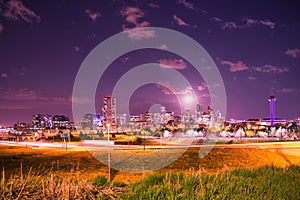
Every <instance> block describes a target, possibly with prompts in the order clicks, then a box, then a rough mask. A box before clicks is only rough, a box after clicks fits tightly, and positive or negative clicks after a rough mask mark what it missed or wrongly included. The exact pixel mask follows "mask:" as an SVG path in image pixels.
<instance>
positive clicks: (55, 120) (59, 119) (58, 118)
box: [52, 115, 70, 128]
mask: <svg viewBox="0 0 300 200" xmlns="http://www.w3.org/2000/svg"><path fill="white" fill-rule="evenodd" d="M52 124H53V127H55V128H68V127H69V126H70V120H69V117H67V116H65V115H54V116H53V117H52Z"/></svg>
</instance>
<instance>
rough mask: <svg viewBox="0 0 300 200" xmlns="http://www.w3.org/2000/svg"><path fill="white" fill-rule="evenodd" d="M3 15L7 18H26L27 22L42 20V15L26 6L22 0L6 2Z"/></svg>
mask: <svg viewBox="0 0 300 200" xmlns="http://www.w3.org/2000/svg"><path fill="white" fill-rule="evenodd" d="M4 7H5V8H4V9H3V11H2V15H3V16H4V17H5V18H7V19H12V20H20V19H22V20H24V21H25V22H27V23H33V22H37V23H38V22H40V21H41V17H40V16H38V15H37V14H36V13H35V12H34V11H32V10H31V9H30V8H28V7H26V6H25V5H24V4H23V3H22V1H19V0H10V1H8V2H6V3H5V5H4Z"/></svg>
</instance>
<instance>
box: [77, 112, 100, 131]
mask: <svg viewBox="0 0 300 200" xmlns="http://www.w3.org/2000/svg"><path fill="white" fill-rule="evenodd" d="M101 125H102V123H101V116H100V115H99V114H85V115H84V116H83V119H82V122H81V128H89V129H97V127H100V126H101Z"/></svg>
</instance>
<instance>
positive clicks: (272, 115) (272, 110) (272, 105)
mask: <svg viewBox="0 0 300 200" xmlns="http://www.w3.org/2000/svg"><path fill="white" fill-rule="evenodd" d="M275 101H276V98H275V96H270V97H269V102H270V123H271V126H274V121H275Z"/></svg>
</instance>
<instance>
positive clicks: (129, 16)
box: [121, 6, 145, 25]
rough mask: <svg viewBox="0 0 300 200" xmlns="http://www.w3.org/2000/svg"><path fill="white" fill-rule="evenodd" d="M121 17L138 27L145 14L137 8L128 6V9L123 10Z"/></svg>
mask: <svg viewBox="0 0 300 200" xmlns="http://www.w3.org/2000/svg"><path fill="white" fill-rule="evenodd" d="M121 15H122V16H123V17H125V20H126V21H127V22H128V23H132V24H135V25H137V24H138V19H140V18H142V17H144V15H145V14H144V12H143V11H142V10H141V9H139V8H137V7H131V6H127V7H126V8H124V9H122V10H121Z"/></svg>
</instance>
